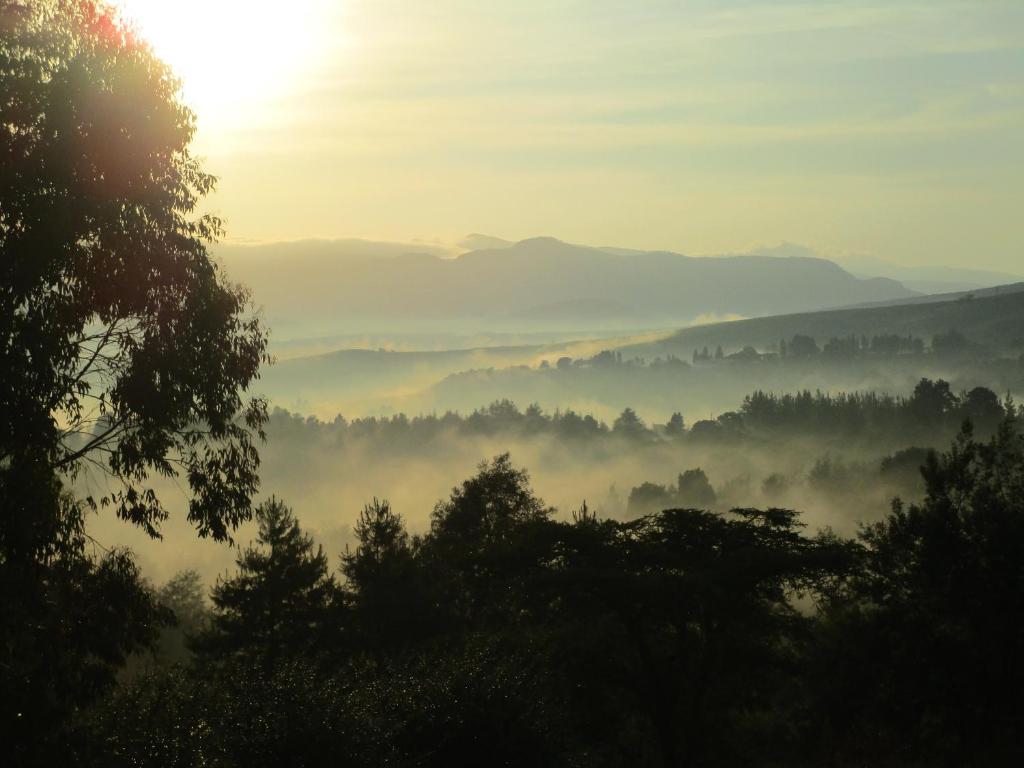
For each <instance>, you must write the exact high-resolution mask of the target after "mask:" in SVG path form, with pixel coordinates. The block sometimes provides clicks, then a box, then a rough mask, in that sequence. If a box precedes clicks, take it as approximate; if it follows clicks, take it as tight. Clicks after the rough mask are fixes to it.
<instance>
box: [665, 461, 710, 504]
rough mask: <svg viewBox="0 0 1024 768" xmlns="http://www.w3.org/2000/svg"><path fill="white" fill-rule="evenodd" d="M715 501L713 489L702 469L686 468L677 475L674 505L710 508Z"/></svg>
mask: <svg viewBox="0 0 1024 768" xmlns="http://www.w3.org/2000/svg"><path fill="white" fill-rule="evenodd" d="M715 501H716V496H715V489H714V488H712V487H711V483H710V482H709V481H708V476H707V475H706V474H705V473H704V470H703V469H701V468H700V467H697V468H696V469H688V470H686V471H685V472H683V473H681V474H680V475H679V481H678V485H677V486H676V499H675V506H678V507H686V508H694V509H710V508H711V507H713V506H714V505H715Z"/></svg>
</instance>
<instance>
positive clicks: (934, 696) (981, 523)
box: [815, 421, 1024, 766]
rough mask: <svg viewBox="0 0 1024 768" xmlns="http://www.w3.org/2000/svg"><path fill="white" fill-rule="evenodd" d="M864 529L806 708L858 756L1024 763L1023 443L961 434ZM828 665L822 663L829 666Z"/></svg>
mask: <svg viewBox="0 0 1024 768" xmlns="http://www.w3.org/2000/svg"><path fill="white" fill-rule="evenodd" d="M923 472H924V477H925V481H926V486H927V493H926V496H925V500H924V501H923V503H921V504H911V505H909V506H907V505H904V504H903V503H902V502H900V501H899V500H897V501H896V502H894V504H893V510H892V513H891V514H890V515H889V516H888V517H887V518H886V519H885V520H884V521H882V522H880V523H877V524H875V525H872V526H869V527H868V528H867V529H866V530H865V531H864V533H863V535H862V541H863V544H864V546H865V548H866V559H865V561H864V563H863V566H862V567H861V568H858V569H857V570H856V571H854V573H853V574H852V577H851V581H850V583H849V585H848V587H847V588H846V590H845V591H844V592H843V594H842V595H841V596H840V597H839V598H838V599H836V600H835V601H834V602H833V604H832V605H831V608H830V610H829V612H828V613H827V619H826V621H825V623H824V624H823V630H822V636H821V646H820V647H821V654H822V655H821V657H820V661H821V668H820V673H819V674H820V677H819V679H818V681H817V686H818V687H817V690H818V693H819V695H820V696H821V699H820V700H819V701H818V703H817V704H816V705H815V707H816V708H817V709H818V710H819V711H820V712H822V713H826V714H827V716H826V722H827V724H826V726H825V727H826V730H825V731H824V732H826V733H831V734H834V735H836V736H839V735H840V734H842V735H843V736H844V737H845V742H844V741H842V739H839V738H837V739H836V740H835V741H834V742H833V743H832V744H831V745H828V747H831V748H833V749H835V748H836V747H840V746H841V747H845V748H846V749H847V750H849V753H850V754H851V755H852V756H854V757H855V758H856V759H858V760H860V761H867V762H871V761H873V760H874V759H879V758H881V757H883V756H884V757H885V758H891V757H897V758H898V759H899V760H900V761H901V762H903V763H905V764H929V765H950V766H952V765H1014V764H1017V763H1019V762H1020V761H1021V759H1024V749H1022V746H1021V742H1020V738H1019V734H1020V730H1021V728H1022V727H1024V714H1022V713H1024V694H1022V691H1024V661H1022V660H1021V655H1020V648H1021V647H1022V646H1024V631H1022V629H1021V622H1020V621H1019V620H1018V619H1019V617H1020V615H1021V613H1022V612H1024V572H1022V570H1021V567H1020V564H1021V562H1024V437H1022V436H1021V434H1020V432H1019V430H1018V428H1017V426H1016V424H1014V423H1013V422H1011V421H1007V422H1004V424H1003V426H1002V427H1001V428H1000V429H999V431H998V432H997V434H996V435H995V436H994V437H993V438H992V439H991V440H990V441H989V442H987V443H978V442H976V441H975V440H974V439H973V438H972V435H971V431H970V429H969V428H967V429H965V430H964V432H963V433H962V434H961V436H960V437H959V438H958V440H957V441H956V442H955V443H954V445H953V446H952V448H951V449H950V450H949V451H948V452H946V453H943V454H941V455H937V454H935V453H932V454H931V455H930V457H929V458H928V460H927V463H926V465H925V467H924V470H923ZM826 670H831V672H828V671H826Z"/></svg>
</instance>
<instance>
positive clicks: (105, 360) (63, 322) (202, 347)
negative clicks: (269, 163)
mask: <svg viewBox="0 0 1024 768" xmlns="http://www.w3.org/2000/svg"><path fill="white" fill-rule="evenodd" d="M0 124H2V125H3V128H2V130H0V168H2V170H0V602H2V604H3V605H4V611H3V612H2V617H0V687H2V693H0V698H2V699H3V704H2V705H0V707H2V713H0V717H2V724H0V730H2V731H3V732H4V733H16V734H18V735H19V737H20V738H19V741H24V742H25V743H26V744H29V745H32V747H30V749H31V748H33V747H37V748H40V749H42V748H44V747H45V746H47V745H53V744H55V743H56V739H49V738H47V736H46V735H45V734H46V733H47V732H48V731H54V732H56V731H57V730H59V729H60V728H61V726H62V724H63V723H64V715H65V714H66V713H68V712H69V711H71V710H72V709H73V708H74V707H75V706H78V705H79V704H81V703H83V702H84V701H86V700H88V699H90V698H91V697H92V696H93V695H94V694H95V693H96V692H97V691H99V690H100V689H102V688H103V687H104V686H105V685H106V682H107V681H109V679H110V669H111V668H112V667H113V665H116V664H117V663H119V660H120V659H121V658H122V657H123V655H124V654H125V653H127V652H128V651H129V650H131V647H132V646H133V644H136V643H140V642H142V641H148V640H150V639H151V638H152V636H153V631H152V630H153V617H154V614H153V605H152V601H151V599H150V598H148V597H146V596H145V594H144V591H143V590H142V589H141V584H140V583H139V579H138V573H137V571H136V570H135V567H134V566H133V565H132V564H131V559H130V557H129V556H128V555H127V553H125V552H121V551H116V552H112V553H110V554H107V555H104V556H100V555H92V554H91V553H89V552H87V549H86V547H87V544H88V539H87V537H86V536H85V535H84V515H85V514H86V513H87V512H88V511H90V510H94V509H96V508H98V507H106V508H108V509H109V510H110V511H111V513H113V514H116V515H118V516H119V517H121V518H123V519H125V520H127V521H129V522H131V523H133V524H135V525H138V526H140V527H142V528H143V529H144V530H145V531H147V532H148V533H149V534H151V535H157V533H158V528H159V525H160V523H161V521H162V520H163V519H164V518H165V517H166V515H167V511H166V509H165V507H164V506H163V505H162V504H161V502H160V500H159V499H158V497H157V495H156V493H155V492H154V490H153V488H152V485H151V484H150V482H149V479H150V476H151V475H153V474H156V475H159V476H163V477H167V476H176V475H183V476H184V480H185V483H184V485H185V487H186V488H187V491H188V497H189V499H188V500H189V509H188V517H189V519H190V521H191V522H192V523H194V525H195V526H196V528H197V529H198V531H199V533H200V534H201V535H204V536H213V537H216V538H220V539H225V538H227V536H228V534H229V531H230V530H231V528H232V527H233V526H234V525H236V524H237V523H239V522H241V521H243V520H245V519H247V518H248V517H249V515H250V513H251V510H250V497H251V494H252V493H253V492H254V489H255V487H256V482H257V475H256V470H257V465H258V455H257V452H256V449H255V445H254V443H255V438H256V436H258V435H259V434H260V430H261V427H262V424H263V422H264V420H265V418H266V413H265V407H264V405H263V403H262V402H261V401H259V400H251V401H246V400H245V399H244V397H243V394H242V392H243V390H244V389H245V388H246V387H248V385H250V384H251V383H252V382H253V380H254V379H255V377H256V376H257V373H258V370H259V366H260V364H261V363H262V362H263V361H264V359H265V348H266V336H265V333H264V332H263V330H262V329H261V328H260V326H259V325H258V324H257V322H256V321H255V320H254V319H251V318H249V317H247V315H246V312H247V303H248V300H247V296H246V294H245V292H244V291H243V290H242V289H240V288H238V287H236V286H234V285H232V284H230V283H229V282H228V281H227V280H226V279H225V278H224V276H223V275H222V274H221V273H220V272H219V270H218V268H217V266H216V264H215V262H214V261H213V260H211V259H210V257H209V254H208V253H207V246H208V244H209V243H211V242H212V241H213V240H214V239H215V238H216V237H218V236H219V234H220V231H221V226H220V222H219V221H217V220H216V219H215V218H211V217H207V216H200V215H198V214H197V213H196V208H197V205H198V202H199V200H200V199H201V198H202V197H203V196H204V195H205V194H206V193H207V192H208V191H209V190H210V189H211V188H212V186H213V182H214V179H213V177H211V176H210V175H208V174H206V173H205V172H203V170H202V168H201V166H200V164H199V162H198V161H197V160H196V159H195V158H194V157H193V156H192V155H191V153H190V150H189V144H190V142H191V139H192V135H193V133H194V130H195V119H194V116H193V114H192V113H191V112H190V111H189V110H188V109H187V108H186V107H184V106H183V105H182V103H181V102H180V101H179V99H178V83H177V82H176V80H175V79H174V78H173V76H172V75H171V73H170V71H169V70H168V68H167V67H165V66H164V65H163V64H162V63H161V62H160V61H158V60H157V59H156V58H155V57H154V55H153V54H152V52H151V50H150V48H149V47H148V46H147V45H145V44H144V43H143V42H142V41H140V40H138V39H137V38H136V37H135V35H134V34H133V33H132V32H131V31H129V30H128V29H126V28H125V27H123V26H122V25H121V24H120V23H119V22H118V21H117V20H116V18H115V11H114V10H113V9H112V8H111V7H110V6H109V5H108V4H106V3H100V2H94V1H93V0H34V1H33V2H24V3H19V2H10V1H9V0H5V1H4V2H2V3H0ZM85 469H88V470H89V471H94V472H97V473H101V474H102V475H103V477H102V478H100V480H101V482H94V483H93V484H92V487H93V488H97V489H102V493H101V494H99V495H97V496H95V497H94V496H86V497H85V498H81V499H77V500H76V499H72V498H69V497H68V496H67V491H68V489H71V488H73V487H76V486H74V485H73V481H74V480H75V479H76V477H77V476H79V474H80V473H81V472H83V471H85ZM77 487H81V486H77ZM95 551H96V552H99V551H102V547H100V546H99V545H97V547H96V550H95ZM83 610H88V611H92V615H80V614H79V612H80V611H83ZM25 759H26V760H28V757H26V758H25ZM53 762H54V763H57V762H64V761H59V760H54V761H53Z"/></svg>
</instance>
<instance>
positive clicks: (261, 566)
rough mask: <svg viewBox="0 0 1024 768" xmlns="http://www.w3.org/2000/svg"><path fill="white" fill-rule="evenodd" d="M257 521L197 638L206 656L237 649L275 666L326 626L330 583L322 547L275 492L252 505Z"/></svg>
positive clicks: (310, 646) (307, 646)
mask: <svg viewBox="0 0 1024 768" xmlns="http://www.w3.org/2000/svg"><path fill="white" fill-rule="evenodd" d="M256 521H257V523H258V524H259V532H258V534H257V536H256V546H249V547H247V548H246V549H245V550H244V551H242V552H241V553H239V555H238V559H237V561H236V562H237V565H238V572H237V573H236V574H235V575H234V576H232V577H229V578H225V579H221V580H219V581H218V582H217V585H216V586H215V587H214V588H213V592H212V599H213V605H214V612H213V619H212V625H211V627H210V629H209V631H208V632H206V633H205V634H203V635H202V636H201V637H200V638H199V639H198V641H197V650H199V651H200V652H201V654H202V655H203V656H204V658H207V659H211V660H216V659H218V658H225V657H231V656H236V655H237V656H241V657H243V658H247V659H252V660H254V661H257V662H259V663H265V664H269V665H271V666H272V665H274V664H275V663H276V662H277V661H278V660H279V659H280V658H282V657H285V656H301V655H302V654H303V653H305V652H309V651H312V650H314V649H315V648H316V646H317V645H318V643H319V642H320V641H321V640H322V639H323V637H324V635H325V634H326V633H327V630H328V627H327V624H328V622H329V619H330V604H331V600H332V597H333V595H334V592H335V585H334V582H333V580H332V579H331V577H330V576H329V575H328V569H327V556H326V555H324V552H323V548H322V547H316V548H314V543H313V539H312V538H311V537H310V536H309V535H308V534H305V533H303V532H302V529H301V528H300V527H299V523H298V521H297V520H296V519H295V515H294V514H293V513H292V511H291V510H290V509H289V508H288V507H287V506H286V505H285V504H284V503H283V502H281V501H279V500H277V499H275V498H271V499H270V500H269V501H266V502H264V503H263V504H261V505H260V506H259V507H258V508H257V510H256Z"/></svg>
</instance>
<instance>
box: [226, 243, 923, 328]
mask: <svg viewBox="0 0 1024 768" xmlns="http://www.w3.org/2000/svg"><path fill="white" fill-rule="evenodd" d="M359 242H360V241H343V243H342V244H341V245H339V246H337V247H336V249H335V250H336V255H334V256H332V245H331V242H330V241H324V242H318V243H315V244H310V243H308V242H306V243H303V242H300V243H282V244H278V245H276V246H275V245H264V246H260V247H259V248H258V249H247V248H246V247H244V246H235V247H232V248H228V249H222V250H221V251H220V255H221V259H222V261H223V263H224V264H225V266H226V268H227V271H228V275H229V277H230V278H231V279H233V280H237V281H239V282H242V283H243V284H246V285H248V286H249V287H250V288H251V289H252V292H253V296H254V299H255V301H256V302H257V303H258V304H262V305H264V306H265V308H266V314H267V318H268V321H269V322H270V324H271V326H272V327H274V326H275V325H277V326H284V327H286V328H288V327H290V326H297V325H298V324H301V323H302V322H303V320H307V321H310V322H314V321H315V323H319V325H320V327H321V328H323V327H324V324H328V325H331V324H333V325H334V326H335V327H338V326H345V325H346V324H356V325H358V324H359V323H364V324H366V325H367V326H372V327H377V328H381V327H386V326H391V327H396V326H399V325H406V326H408V325H409V324H410V323H426V324H433V325H444V324H445V323H451V324H458V323H465V322H474V323H478V324H480V325H481V327H484V326H486V327H492V326H493V327H510V326H513V325H517V326H522V325H523V324H524V323H530V322H534V323H538V324H539V323H545V322H546V323H555V324H558V323H567V324H571V325H579V323H580V322H592V321H594V319H595V317H594V316H595V314H600V313H599V312H597V311H596V309H598V308H601V307H607V308H608V310H607V311H608V312H611V313H617V314H618V315H621V319H622V321H623V322H624V323H626V322H628V323H630V324H632V325H635V324H636V323H637V322H638V321H642V322H646V323H649V324H651V325H667V324H683V323H687V322H690V321H692V319H694V318H696V317H698V316H701V315H708V314H717V315H726V314H735V315H742V316H760V315H769V314H778V313H781V312H793V311H806V310H815V309H823V308H827V307H834V306H839V305H850V304H856V303H863V302H869V301H886V300H892V299H903V298H910V297H913V296H915V295H917V294H915V293H914V292H913V291H910V290H908V289H907V288H905V287H904V286H903V285H901V284H900V283H899V282H897V281H895V280H890V279H886V278H872V279H860V278H857V277H854V276H853V275H851V274H850V273H849V272H847V271H845V270H844V269H842V268H841V267H839V266H838V265H837V264H835V263H833V262H831V261H828V260H825V259H821V258H808V257H773V256H752V255H738V256H722V257H692V256H684V255H681V254H678V253H672V252H668V251H628V250H623V249H619V250H617V251H616V249H602V248H592V247H587V246H580V245H571V244H568V243H564V242H562V241H560V240H556V239H554V238H550V237H537V238H531V239H528V240H522V241H520V242H518V243H514V244H511V245H507V244H505V243H504V241H497V239H496V238H488V237H485V236H479V235H477V236H472V238H471V242H490V243H494V242H497V247H490V248H483V249H478V250H472V251H469V252H466V253H463V254H461V255H458V256H455V257H454V258H453V257H450V256H449V255H448V254H446V253H444V252H443V250H442V249H440V248H437V247H431V246H424V247H423V248H422V249H420V248H418V247H417V246H415V245H413V246H405V247H404V248H405V251H404V252H403V251H402V250H401V247H400V246H393V245H387V246H385V244H367V245H366V247H362V248H361V247H359ZM412 250H419V251H420V252H418V253H413V252H409V251H412ZM538 308H543V309H540V310H539V311H536V312H535V313H534V314H535V315H536V317H531V311H532V310H537V309H538ZM608 319H609V320H611V321H615V320H617V319H618V318H616V317H612V318H608Z"/></svg>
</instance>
